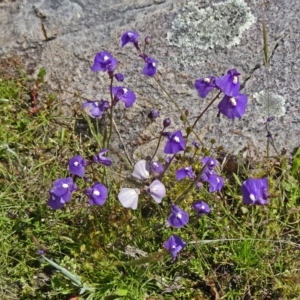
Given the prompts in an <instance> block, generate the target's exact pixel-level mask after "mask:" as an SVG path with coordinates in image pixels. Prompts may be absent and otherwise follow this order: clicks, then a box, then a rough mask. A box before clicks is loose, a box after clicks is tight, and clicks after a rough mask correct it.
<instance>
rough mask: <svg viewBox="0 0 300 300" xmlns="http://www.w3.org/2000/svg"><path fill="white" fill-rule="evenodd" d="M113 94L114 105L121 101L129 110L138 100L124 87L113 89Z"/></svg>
mask: <svg viewBox="0 0 300 300" xmlns="http://www.w3.org/2000/svg"><path fill="white" fill-rule="evenodd" d="M112 93H113V95H114V101H113V102H114V105H115V104H117V103H118V102H119V100H121V101H123V102H124V103H125V107H126V108H128V107H130V106H132V104H133V103H134V101H135V99H136V96H135V93H134V92H133V91H131V90H130V89H128V88H126V87H124V86H115V87H112Z"/></svg>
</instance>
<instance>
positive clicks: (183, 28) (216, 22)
mask: <svg viewBox="0 0 300 300" xmlns="http://www.w3.org/2000/svg"><path fill="white" fill-rule="evenodd" d="M254 22H255V17H254V16H253V14H252V13H251V12H250V8H249V7H248V6H247V4H246V3H245V2H244V1H243V0H227V1H225V2H222V3H216V4H212V5H211V6H210V7H207V8H201V7H199V4H197V2H194V1H189V2H188V3H187V4H186V5H185V6H184V7H183V9H182V13H181V14H178V15H177V17H176V18H175V19H174V20H173V22H172V29H171V31H170V32H168V34H167V39H168V42H169V45H172V46H175V47H180V48H181V49H182V58H181V59H180V61H181V62H182V63H183V64H184V65H187V66H188V65H190V66H198V65H200V64H201V63H202V62H201V61H200V60H196V59H194V56H195V53H197V52H199V51H197V50H202V51H203V50H207V49H210V48H214V47H215V46H217V45H219V46H221V47H224V48H230V47H232V46H233V45H238V44H239V43H240V39H241V36H242V34H243V32H244V31H245V30H247V29H249V28H250V26H251V25H252V24H253V23H254Z"/></svg>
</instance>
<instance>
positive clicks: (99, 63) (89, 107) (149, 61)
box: [82, 30, 158, 118]
mask: <svg viewBox="0 0 300 300" xmlns="http://www.w3.org/2000/svg"><path fill="white" fill-rule="evenodd" d="M129 43H132V44H133V45H134V47H135V48H136V49H137V50H138V52H139V57H140V58H142V59H143V61H144V63H145V64H144V68H143V70H142V74H144V75H146V76H150V77H151V76H154V75H155V74H156V71H157V63H158V62H157V60H156V59H154V58H151V57H149V56H148V55H146V54H145V53H141V51H140V47H139V33H137V32H135V31H132V30H129V31H126V32H125V33H124V34H123V35H122V37H121V46H122V47H124V46H125V45H127V44H129ZM149 43H150V38H149V37H146V38H145V44H149ZM117 65H118V61H117V59H116V58H114V57H113V55H112V54H111V53H109V52H107V51H101V52H99V53H97V54H96V56H95V58H94V63H93V65H92V67H91V70H92V71H93V72H100V71H102V72H107V73H108V75H109V78H111V79H112V80H113V79H116V80H117V81H119V82H123V81H124V80H125V76H124V75H123V74H122V73H115V70H116V68H117ZM110 92H111V95H112V101H111V103H109V102H108V101H106V100H102V99H101V100H88V101H86V102H84V103H83V104H82V107H83V109H84V110H85V111H86V113H87V114H88V115H89V116H91V117H92V118H101V117H102V115H103V114H104V113H105V112H106V111H107V110H108V109H109V108H110V106H112V107H114V106H115V105H116V104H117V103H118V102H119V101H122V102H124V104H125V107H126V108H129V107H131V106H132V105H133V103H134V102H135V100H136V95H135V93H134V92H133V91H132V90H130V89H129V88H127V87H125V86H111V87H110ZM155 117H156V114H155V113H154V118H155Z"/></svg>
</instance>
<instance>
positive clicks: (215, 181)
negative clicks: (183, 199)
mask: <svg viewBox="0 0 300 300" xmlns="http://www.w3.org/2000/svg"><path fill="white" fill-rule="evenodd" d="M203 182H208V184H209V192H211V193H213V192H219V191H220V190H221V189H222V187H223V185H224V179H223V178H222V177H221V176H218V175H217V174H216V172H215V171H213V170H210V169H209V168H208V167H206V168H205V169H204V172H203V173H202V174H201V177H200V183H198V184H196V186H197V188H200V187H201V183H203Z"/></svg>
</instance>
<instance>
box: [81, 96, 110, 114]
mask: <svg viewBox="0 0 300 300" xmlns="http://www.w3.org/2000/svg"><path fill="white" fill-rule="evenodd" d="M82 107H83V109H84V110H85V112H86V113H87V114H88V115H89V116H90V117H92V118H101V116H102V115H103V113H105V112H106V111H107V110H108V108H109V102H108V101H105V100H102V99H101V100H100V101H99V100H95V101H91V100H88V101H86V102H84V103H83V104H82Z"/></svg>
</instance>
